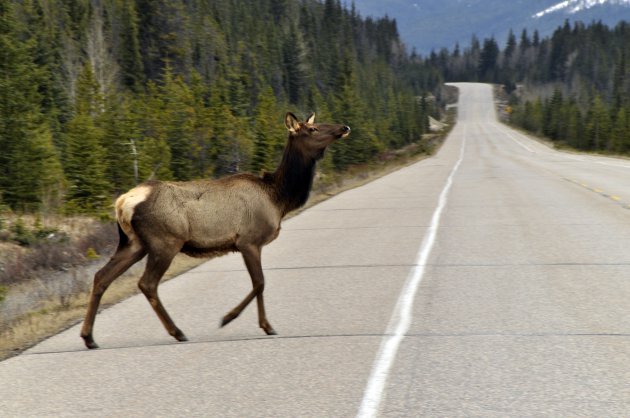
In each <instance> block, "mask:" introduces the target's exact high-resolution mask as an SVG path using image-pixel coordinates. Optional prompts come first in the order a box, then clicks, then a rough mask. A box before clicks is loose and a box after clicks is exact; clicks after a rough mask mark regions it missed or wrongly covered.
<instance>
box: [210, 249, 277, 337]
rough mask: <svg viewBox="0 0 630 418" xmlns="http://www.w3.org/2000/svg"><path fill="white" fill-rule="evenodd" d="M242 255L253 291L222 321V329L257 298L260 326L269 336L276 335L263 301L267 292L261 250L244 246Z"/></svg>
mask: <svg viewBox="0 0 630 418" xmlns="http://www.w3.org/2000/svg"><path fill="white" fill-rule="evenodd" d="M239 250H240V251H241V254H243V260H244V261H245V266H247V271H248V272H249V276H250V277H251V279H252V287H253V288H252V291H251V292H249V294H248V295H247V296H246V297H245V299H243V301H242V302H241V303H239V304H238V305H237V306H236V307H235V308H234V309H232V310H231V311H230V312H228V313H227V315H225V316H224V317H223V320H222V321H221V327H224V326H225V325H227V324H229V323H230V322H232V321H233V320H234V319H236V318H237V317H238V316H239V315H240V314H241V312H243V309H245V308H246V307H247V305H249V303H250V302H251V301H252V300H253V299H254V297H256V303H257V305H258V325H259V326H260V328H262V329H263V330H264V331H265V333H266V334H267V335H276V331H274V329H273V327H272V326H271V324H270V323H269V321H268V320H267V314H266V313H265V302H264V299H263V291H264V290H265V276H264V274H263V269H262V264H261V261H260V255H261V249H260V247H257V246H253V245H250V246H243V247H242V248H239Z"/></svg>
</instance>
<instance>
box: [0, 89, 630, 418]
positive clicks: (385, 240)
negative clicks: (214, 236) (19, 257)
mask: <svg viewBox="0 0 630 418" xmlns="http://www.w3.org/2000/svg"><path fill="white" fill-rule="evenodd" d="M458 87H460V90H461V96H460V106H459V107H460V110H459V122H458V124H457V126H456V128H455V129H454V130H453V132H452V133H451V135H450V136H449V138H448V140H447V141H446V142H445V144H444V145H443V147H442V148H441V150H440V151H439V153H437V155H436V156H434V157H432V158H429V159H426V160H424V161H422V162H420V163H417V164H414V165H412V166H409V167H407V168H404V169H402V170H400V171H397V172H395V173H393V174H391V175H388V176H386V177H383V178H381V179H379V180H377V181H374V182H372V183H370V184H367V185H365V186H363V187H360V188H357V189H354V190H350V191H347V192H345V193H342V194H340V195H338V196H336V197H333V198H331V199H330V200H328V201H326V202H324V203H321V204H319V205H317V206H314V207H312V208H311V209H309V210H307V211H305V212H303V213H302V214H300V215H299V216H297V217H295V218H292V219H290V220H288V221H287V222H285V223H284V224H283V230H282V232H281V233H280V237H279V238H278V240H277V241H275V242H274V243H273V244H271V245H270V246H269V247H267V248H266V249H265V251H264V252H263V266H264V268H265V271H266V277H267V287H266V291H265V297H266V302H267V312H268V316H269V320H270V322H271V323H272V325H273V326H274V328H275V329H276V330H277V331H278V333H279V335H278V336H277V337H267V336H264V335H263V333H262V331H261V330H260V329H258V327H257V320H256V314H255V311H256V310H255V309H254V308H253V307H251V306H250V307H249V308H248V309H247V310H246V312H245V313H244V314H243V315H242V316H241V317H240V318H238V319H236V320H235V321H234V322H233V323H231V324H230V325H228V326H227V327H226V328H223V329H219V328H218V324H219V321H220V318H221V317H222V316H223V315H224V314H225V313H226V312H227V311H228V310H229V309H231V308H232V307H233V306H234V305H235V304H236V303H238V302H239V301H240V300H241V298H242V297H243V296H244V295H245V294H246V293H247V292H248V291H249V288H250V281H249V278H248V276H247V273H246V271H245V269H244V266H243V263H242V261H241V259H240V256H239V255H237V254H235V255H231V256H226V257H224V258H220V259H216V260H212V261H210V262H209V263H206V264H204V265H202V266H200V267H198V268H196V269H194V270H192V271H190V272H189V273H186V274H184V275H182V276H180V277H179V278H177V279H175V280H172V281H169V282H167V283H164V284H163V285H162V286H161V287H160V290H161V295H162V298H163V300H164V302H165V305H166V306H167V308H168V309H169V311H170V313H171V314H172V316H173V317H174V319H175V321H176V323H177V324H178V326H179V327H180V328H181V329H182V330H183V331H184V332H185V333H186V335H187V336H188V337H189V339H190V341H189V342H187V343H177V342H175V341H174V340H173V339H172V338H171V337H169V336H168V335H166V333H165V332H164V330H163V328H162V326H161V324H160V323H159V322H158V320H157V318H156V316H155V315H154V314H153V312H152V310H151V308H150V306H149V304H148V303H147V302H146V300H144V297H142V296H137V297H133V298H131V299H129V300H127V301H125V302H123V303H120V304H118V305H116V306H114V307H113V308H110V309H107V310H105V311H103V312H101V313H100V315H99V316H97V319H96V327H95V338H96V341H97V342H98V343H99V344H100V346H101V347H102V348H101V349H100V350H95V351H87V350H86V349H84V347H83V343H82V341H81V339H80V338H79V328H78V327H74V328H71V329H69V330H68V331H66V332H64V333H62V334H59V335H57V336H55V337H53V338H50V339H49V340H47V341H45V342H43V343H42V344H40V345H38V346H36V347H34V348H33V349H31V350H29V351H27V352H25V353H24V354H22V355H20V356H17V357H14V358H11V359H9V360H6V361H4V362H2V363H0V416H2V417H4V416H7V417H13V416H19V417H25V416H54V417H63V416H79V417H85V416H108V417H113V416H120V417H131V416H133V417H153V416H206V417H209V416H217V417H219V416H221V417H352V416H356V415H357V414H359V413H360V414H362V416H372V415H377V416H383V417H458V416H462V417H464V416H465V417H471V416H479V417H530V416H531V417H533V416H553V417H566V416H571V417H580V416H591V417H604V416H607V417H612V416H617V417H621V416H630V251H629V247H630V245H629V244H630V209H629V205H630V161H627V160H620V159H613V158H605V157H596V156H586V155H580V154H571V153H562V152H557V151H554V150H552V149H550V148H548V147H546V146H545V145H543V144H540V143H538V142H535V141H533V140H531V139H528V138H526V137H525V136H523V135H521V134H519V133H517V132H515V131H513V130H510V129H508V128H506V127H505V126H503V125H501V124H499V123H498V122H497V121H496V119H495V114H494V110H493V105H492V97H491V89H490V87H489V86H485V85H475V84H459V85H458Z"/></svg>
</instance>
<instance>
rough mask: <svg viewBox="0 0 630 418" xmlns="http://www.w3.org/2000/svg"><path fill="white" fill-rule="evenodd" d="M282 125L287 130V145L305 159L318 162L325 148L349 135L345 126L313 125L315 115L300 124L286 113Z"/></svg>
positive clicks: (348, 128) (348, 130) (347, 127)
mask: <svg viewBox="0 0 630 418" xmlns="http://www.w3.org/2000/svg"><path fill="white" fill-rule="evenodd" d="M284 123H285V125H286V127H287V129H288V130H289V144H290V145H292V146H295V147H297V148H298V149H299V150H300V151H301V153H302V155H304V156H305V157H306V158H312V159H314V160H319V159H321V158H322V157H323V156H324V151H325V150H326V147H327V146H328V145H330V144H331V143H332V142H334V141H336V140H337V139H340V138H345V137H347V136H348V135H350V127H349V126H346V125H336V124H326V123H321V124H320V123H315V114H314V113H313V114H311V116H309V117H308V118H307V119H306V121H304V122H300V121H299V120H298V118H297V117H295V115H294V114H293V113H291V112H288V113H287V115H286V117H285V119H284Z"/></svg>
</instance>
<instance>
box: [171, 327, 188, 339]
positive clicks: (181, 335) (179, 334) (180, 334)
mask: <svg viewBox="0 0 630 418" xmlns="http://www.w3.org/2000/svg"><path fill="white" fill-rule="evenodd" d="M173 337H175V339H176V340H177V341H179V342H184V341H188V337H186V336H185V335H184V333H183V332H181V331H180V330H177V331H175V334H173Z"/></svg>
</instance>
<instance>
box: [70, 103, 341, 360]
mask: <svg viewBox="0 0 630 418" xmlns="http://www.w3.org/2000/svg"><path fill="white" fill-rule="evenodd" d="M285 125H286V127H287V129H288V131H289V138H288V143H287V146H286V148H285V150H284V154H283V157H282V161H281V162H280V165H279V166H278V168H277V169H276V171H275V172H273V173H265V174H264V175H263V176H262V177H257V176H254V175H251V174H246V173H243V174H235V175H232V176H228V177H224V178H221V179H218V180H199V181H191V182H160V181H149V182H146V183H143V184H141V185H139V186H137V187H135V188H133V189H131V190H130V191H129V192H127V193H125V194H123V195H122V196H120V197H119V198H118V199H117V200H116V205H115V207H116V218H117V222H118V232H119V237H120V240H119V243H118V248H117V249H116V252H115V253H114V255H113V256H112V258H111V259H110V260H109V262H108V263H107V264H106V265H105V266H104V267H103V268H102V269H100V270H99V271H98V272H97V273H96V275H95V276H94V284H93V288H92V292H91V295H90V299H89V304H88V308H87V313H86V316H85V320H84V323H83V328H82V330H81V337H82V338H83V340H84V341H85V345H86V346H87V347H88V348H97V347H98V346H97V344H96V343H95V342H94V339H93V337H92V330H93V326H94V319H95V317H96V313H97V310H98V306H99V303H100V300H101V297H102V295H103V293H104V292H105V290H107V288H108V286H109V285H110V284H111V283H112V282H113V281H114V280H115V279H116V278H117V277H119V276H120V275H121V274H123V273H124V272H125V271H126V270H127V269H128V268H129V267H131V266H132V265H133V264H135V263H137V262H138V261H140V260H141V259H143V258H144V257H145V256H148V258H147V264H146V269H145V271H144V273H143V275H142V277H141V278H140V281H139V282H138V286H139V287H140V290H141V291H142V293H144V295H145V296H146V297H147V299H148V301H149V303H150V304H151V306H152V307H153V309H154V310H155V313H156V314H157V316H158V317H159V319H160V321H161V322H162V324H163V325H164V327H165V328H166V330H167V331H168V333H169V334H170V335H172V336H173V337H175V338H176V339H177V340H178V341H186V340H187V339H186V336H185V335H184V333H183V332H182V331H180V330H179V328H177V326H176V325H175V323H174V322H173V320H172V319H171V318H170V316H169V315H168V313H167V312H166V309H165V308H164V306H163V305H162V302H161V301H160V299H159V297H158V293H157V288H158V283H159V281H160V279H161V278H162V276H163V275H164V273H165V272H166V270H167V269H168V267H169V266H170V264H171V261H172V260H173V258H174V257H175V255H177V254H178V253H179V252H183V253H185V254H188V255H190V256H193V257H215V256H219V255H223V254H226V253H228V252H233V251H239V252H241V254H242V256H243V260H244V261H245V265H246V267H247V271H248V272H249V275H250V277H251V280H252V286H253V289H252V291H251V292H250V293H249V294H248V295H247V296H246V297H245V299H243V301H242V302H241V303H240V304H238V305H237V306H236V307H235V308H234V309H232V310H231V311H230V312H228V313H227V314H226V315H225V316H224V317H223V320H222V323H221V326H225V325H226V324H228V323H229V322H230V321H232V320H233V319H235V318H236V317H238V316H239V314H240V313H241V312H242V311H243V309H245V307H246V306H247V305H248V304H249V303H250V302H251V301H252V300H253V299H254V298H256V301H257V304H258V321H259V325H260V327H261V328H262V329H263V330H264V331H265V332H266V333H267V334H269V335H271V334H275V331H274V330H273V328H272V326H271V325H270V324H269V321H267V317H266V314H265V305H264V302H263V290H264V286H265V278H264V275H263V270H262V265H261V250H262V247H263V246H265V245H266V244H269V243H270V242H271V241H273V240H274V239H275V238H276V237H277V236H278V234H279V232H280V222H281V220H282V218H283V217H284V216H285V215H286V214H287V213H288V212H290V211H292V210H294V209H297V208H299V207H300V206H302V205H304V203H306V200H307V198H308V195H309V192H310V189H311V186H312V183H313V176H314V174H315V163H316V161H317V160H319V159H321V158H322V156H323V154H324V150H325V149H326V147H327V146H328V145H330V144H331V143H332V142H333V141H335V140H337V139H339V138H344V137H346V136H347V135H348V134H349V133H350V128H349V127H347V126H344V125H333V124H316V123H315V115H311V116H310V117H309V118H308V119H307V120H306V121H304V122H300V121H299V120H298V119H297V118H296V117H295V116H294V115H293V114H292V113H287V115H286V118H285Z"/></svg>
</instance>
